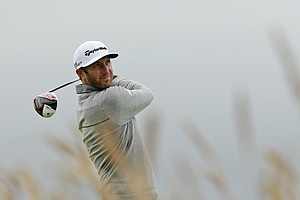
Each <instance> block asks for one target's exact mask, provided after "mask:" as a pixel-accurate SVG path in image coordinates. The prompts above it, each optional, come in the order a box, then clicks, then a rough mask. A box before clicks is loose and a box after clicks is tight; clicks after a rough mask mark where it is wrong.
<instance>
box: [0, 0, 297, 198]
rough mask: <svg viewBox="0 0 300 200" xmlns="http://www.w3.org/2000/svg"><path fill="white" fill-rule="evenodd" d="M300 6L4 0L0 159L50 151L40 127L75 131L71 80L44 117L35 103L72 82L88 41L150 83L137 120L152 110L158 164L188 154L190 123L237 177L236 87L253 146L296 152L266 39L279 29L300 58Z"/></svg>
mask: <svg viewBox="0 0 300 200" xmlns="http://www.w3.org/2000/svg"><path fill="white" fill-rule="evenodd" d="M299 4H300V3H299V1H295V0H294V1H292V0H291V1H280V0H275V1H268V0H263V1H251V2H248V1H237V0H231V1H226V3H225V2H223V1H217V0H214V1H202V0H201V1H196V0H185V1H179V0H175V1H170V0H167V1H144V0H142V1H141V0H139V1H137V0H129V1H116V0H109V1H108V0H105V1H96V0H91V1H76V2H75V1H57V0H54V1H37V0H36V1H35V0H28V1H6V2H5V3H4V4H3V6H1V10H2V11H1V12H0V22H1V37H0V42H1V47H0V52H1V69H2V73H1V74H2V78H1V82H2V84H1V86H0V87H1V91H2V95H1V100H0V101H1V105H2V112H1V113H2V114H1V124H2V130H1V140H0V158H1V160H0V163H1V164H2V165H4V166H7V165H8V166H9V165H12V164H14V163H16V162H18V161H19V160H24V161H26V162H28V163H30V164H31V165H33V166H41V165H42V164H41V163H43V161H44V160H47V158H49V157H51V156H53V155H52V153H51V150H50V149H49V147H48V146H47V144H46V142H45V141H44V140H45V139H44V136H45V135H47V133H51V134H56V135H62V136H69V135H70V134H74V131H73V128H74V126H75V124H76V123H75V122H76V116H75V107H76V102H77V99H76V94H75V89H74V85H72V86H68V87H67V88H64V89H63V90H60V91H57V92H56V94H57V95H58V99H59V105H58V110H57V112H56V114H55V115H54V116H53V117H52V118H51V119H43V118H41V117H40V116H38V115H37V114H36V113H35V111H34V109H33V104H32V100H33V98H34V97H35V96H36V95H38V94H40V93H43V92H45V91H47V90H50V89H52V88H54V87H56V86H58V85H60V84H63V83H65V82H67V81H70V80H73V79H75V78H77V77H76V74H75V71H74V69H73V67H72V56H73V52H74V50H75V49H76V48H77V47H78V46H79V45H80V44H81V43H83V42H85V41H87V40H99V41H102V42H103V43H105V44H106V45H107V46H108V48H109V50H110V51H116V52H118V53H119V54H120V56H119V57H118V58H117V59H115V60H113V68H114V72H115V74H118V75H119V76H121V77H127V78H130V79H135V80H137V81H140V82H142V83H143V84H145V85H147V86H148V87H150V88H151V89H152V90H153V93H154V95H155V99H154V102H153V104H152V105H151V106H150V107H149V108H147V109H146V110H145V111H144V112H142V113H141V114H139V115H138V120H139V121H140V122H141V129H142V127H143V120H144V116H146V115H148V114H153V113H154V114H155V113H159V114H160V120H161V124H162V127H161V131H162V132H163V134H164V135H163V136H162V139H163V141H161V144H162V145H163V146H164V148H161V149H160V150H159V151H160V155H161V156H162V157H164V158H165V159H164V161H165V162H166V163H165V164H164V165H165V166H168V162H169V161H168V158H169V157H172V155H176V154H181V153H182V152H185V153H187V154H188V155H189V156H193V154H191V153H190V152H192V151H193V149H192V148H191V147H190V144H189V143H188V141H187V140H186V139H185V138H184V137H183V136H182V135H183V134H182V132H183V131H182V129H181V125H180V124H181V123H182V122H183V121H184V120H186V119H190V120H192V121H193V122H194V123H195V124H196V125H197V127H199V129H201V131H202V132H203V134H204V135H205V137H206V138H207V139H208V140H209V141H210V142H211V143H212V145H213V146H214V147H215V148H216V149H217V151H218V153H219V154H220V157H221V160H222V162H223V165H224V168H225V169H227V170H228V174H229V175H232V176H233V178H230V177H229V179H230V180H231V181H232V182H233V187H234V186H236V187H238V185H239V184H238V181H240V180H241V179H242V178H239V177H234V172H233V171H230V169H232V168H234V167H233V166H234V164H233V163H236V162H237V160H236V157H238V152H237V151H238V150H239V149H238V145H237V130H236V123H235V116H234V102H235V96H236V94H237V93H238V92H240V91H243V92H244V93H245V94H246V95H247V97H249V103H250V105H251V116H252V119H253V124H254V130H255V141H256V145H257V146H258V149H259V150H260V149H261V148H265V147H274V148H277V149H280V150H283V151H285V152H289V153H291V157H292V158H293V159H295V160H297V159H298V160H299V154H298V155H297V152H299V150H300V149H299V139H300V137H299V131H300V125H299V124H300V123H299V112H297V109H296V104H295V101H294V99H293V96H292V95H291V93H290V91H289V88H288V85H287V83H286V79H285V77H284V73H283V69H282V66H281V63H280V62H279V61H278V57H277V55H276V54H275V52H274V49H273V48H272V45H271V43H270V39H269V35H270V33H271V32H272V31H273V30H277V29H280V30H283V32H284V33H285V35H286V36H287V38H288V40H289V41H290V43H291V47H292V48H293V51H294V53H295V55H296V57H298V56H297V55H299V48H300V46H299V44H300V37H299V35H300V27H299V24H300V23H299V19H300V13H299V9H298V8H299V6H300V5H299ZM71 127H72V128H71ZM75 134H77V133H75ZM189 150H190V151H189ZM185 153H182V154H185ZM298 164H299V163H298ZM240 173H241V174H242V172H240ZM240 187H241V186H240ZM244 199H245V198H244Z"/></svg>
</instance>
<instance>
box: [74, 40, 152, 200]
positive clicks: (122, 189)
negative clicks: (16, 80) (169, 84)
mask: <svg viewBox="0 0 300 200" xmlns="http://www.w3.org/2000/svg"><path fill="white" fill-rule="evenodd" d="M116 57H118V54H117V53H110V52H109V51H108V48H107V47H106V46H105V45H104V44H103V43H102V42H98V41H88V42H85V43H83V44H81V45H80V46H79V47H78V48H77V49H76V51H75V53H74V57H73V61H74V62H73V64H74V67H75V70H76V73H77V75H78V76H79V78H80V79H81V82H82V84H80V85H77V86H76V93H77V94H78V95H79V96H78V108H77V116H78V123H79V130H80V131H81V132H82V134H83V137H84V138H83V142H84V143H85V145H86V147H87V151H88V154H89V156H90V158H91V160H92V161H93V162H94V164H95V166H96V168H97V170H98V174H99V176H100V183H101V190H102V199H103V200H113V199H115V200H122V199H126V200H135V199H143V200H154V199H157V190H156V184H155V178H154V174H153V170H152V167H151V163H150V160H149V157H148V154H147V151H146V149H145V146H144V144H143V141H142V138H141V135H140V133H139V129H138V127H137V122H136V119H135V115H137V114H138V113H139V112H141V111H142V110H143V109H144V108H146V107H147V106H148V105H149V104H150V103H151V101H152V100H153V94H152V92H151V90H150V89H149V88H147V87H146V86H144V85H142V84H140V83H138V82H136V81H133V80H128V79H124V78H120V77H117V76H115V75H114V74H113V69H112V63H111V59H113V58H116Z"/></svg>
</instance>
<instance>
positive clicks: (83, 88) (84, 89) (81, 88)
mask: <svg viewBox="0 0 300 200" xmlns="http://www.w3.org/2000/svg"><path fill="white" fill-rule="evenodd" d="M102 90H105V89H99V88H95V87H92V86H89V85H83V84H80V85H76V93H77V94H83V93H91V92H95V91H102Z"/></svg>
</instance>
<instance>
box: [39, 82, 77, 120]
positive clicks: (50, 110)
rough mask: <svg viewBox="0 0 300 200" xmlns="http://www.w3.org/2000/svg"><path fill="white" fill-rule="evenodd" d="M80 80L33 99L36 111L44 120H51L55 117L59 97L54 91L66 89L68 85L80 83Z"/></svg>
mask: <svg viewBox="0 0 300 200" xmlns="http://www.w3.org/2000/svg"><path fill="white" fill-rule="evenodd" d="M79 80H80V79H76V80H73V81H70V82H68V83H65V84H63V85H60V86H58V87H56V88H54V89H52V90H50V91H49V92H45V93H43V94H41V95H38V96H37V97H35V98H34V99H33V105H34V109H35V111H36V112H37V113H38V114H39V115H40V116H42V117H44V118H49V117H51V116H53V115H54V113H55V111H56V108H57V96H56V94H54V91H56V90H59V89H61V88H63V87H66V86H68V85H71V84H72V83H75V82H77V81H79Z"/></svg>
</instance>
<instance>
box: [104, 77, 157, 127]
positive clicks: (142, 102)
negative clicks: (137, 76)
mask: <svg viewBox="0 0 300 200" xmlns="http://www.w3.org/2000/svg"><path fill="white" fill-rule="evenodd" d="M102 98H103V99H102V103H103V109H104V111H105V113H106V114H107V116H108V117H109V118H110V119H111V120H113V121H114V122H116V123H117V124H119V125H123V124H125V123H126V122H128V121H129V120H131V119H132V118H133V117H134V116H135V115H137V114H138V113H139V112H141V111H142V110H143V109H144V108H146V107H147V106H148V105H149V104H150V103H151V101H152V100H153V94H152V91H151V90H150V89H149V88H148V87H146V86H144V85H142V84H141V83H139V82H137V81H133V80H129V79H125V78H118V77H117V78H115V79H114V80H113V82H112V87H110V88H108V89H106V91H105V92H104V94H103V97H102Z"/></svg>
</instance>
